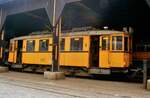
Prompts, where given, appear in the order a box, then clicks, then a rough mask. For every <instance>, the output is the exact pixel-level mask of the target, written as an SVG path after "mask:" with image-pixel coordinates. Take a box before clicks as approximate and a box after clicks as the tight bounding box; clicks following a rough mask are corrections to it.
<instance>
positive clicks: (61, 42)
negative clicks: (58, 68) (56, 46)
mask: <svg viewBox="0 0 150 98" xmlns="http://www.w3.org/2000/svg"><path fill="white" fill-rule="evenodd" d="M65 41H66V40H65V38H61V41H60V51H65Z"/></svg>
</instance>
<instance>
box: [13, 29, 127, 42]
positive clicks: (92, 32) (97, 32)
mask: <svg viewBox="0 0 150 98" xmlns="http://www.w3.org/2000/svg"><path fill="white" fill-rule="evenodd" d="M45 32H47V31H45ZM122 33H125V32H124V31H114V30H89V31H80V32H69V33H63V34H61V37H65V36H86V35H88V36H92V35H109V34H122ZM51 36H52V34H51V33H49V34H48V33H47V34H40V35H28V36H21V37H16V38H13V39H11V41H14V40H24V39H37V38H47V37H51Z"/></svg>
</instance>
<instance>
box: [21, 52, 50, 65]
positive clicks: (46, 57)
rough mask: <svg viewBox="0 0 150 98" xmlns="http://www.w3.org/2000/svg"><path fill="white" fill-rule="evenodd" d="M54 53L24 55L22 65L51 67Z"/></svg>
mask: <svg viewBox="0 0 150 98" xmlns="http://www.w3.org/2000/svg"><path fill="white" fill-rule="evenodd" d="M51 59H52V53H23V54H22V63H23V64H41V65H50V64H52V62H51V61H52V60H51Z"/></svg>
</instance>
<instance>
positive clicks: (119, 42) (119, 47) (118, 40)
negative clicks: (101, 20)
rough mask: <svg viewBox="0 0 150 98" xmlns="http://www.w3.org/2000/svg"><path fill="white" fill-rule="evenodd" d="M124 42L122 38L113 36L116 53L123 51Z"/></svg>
mask: <svg viewBox="0 0 150 98" xmlns="http://www.w3.org/2000/svg"><path fill="white" fill-rule="evenodd" d="M122 42H123V37H122V36H113V37H112V50H115V51H118V50H119V51H120V50H122Z"/></svg>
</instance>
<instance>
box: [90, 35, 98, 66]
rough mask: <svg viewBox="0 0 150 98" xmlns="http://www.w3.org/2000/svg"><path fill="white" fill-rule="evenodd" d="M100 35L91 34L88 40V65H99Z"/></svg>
mask: <svg viewBox="0 0 150 98" xmlns="http://www.w3.org/2000/svg"><path fill="white" fill-rule="evenodd" d="M99 41H100V36H91V41H90V67H91V68H98V67H99V43H100V42H99Z"/></svg>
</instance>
